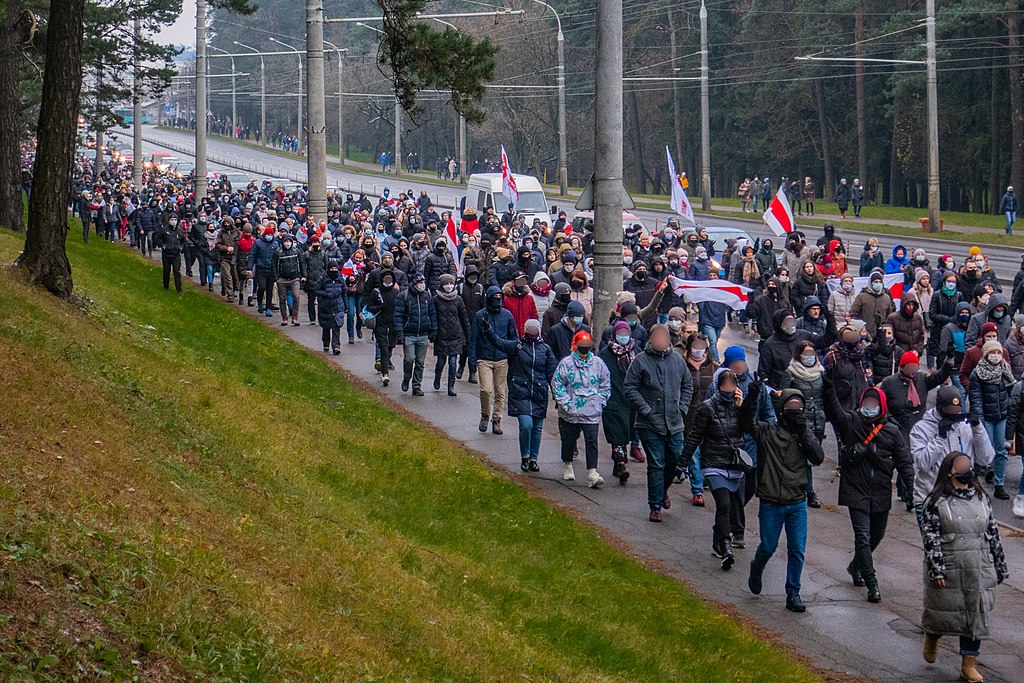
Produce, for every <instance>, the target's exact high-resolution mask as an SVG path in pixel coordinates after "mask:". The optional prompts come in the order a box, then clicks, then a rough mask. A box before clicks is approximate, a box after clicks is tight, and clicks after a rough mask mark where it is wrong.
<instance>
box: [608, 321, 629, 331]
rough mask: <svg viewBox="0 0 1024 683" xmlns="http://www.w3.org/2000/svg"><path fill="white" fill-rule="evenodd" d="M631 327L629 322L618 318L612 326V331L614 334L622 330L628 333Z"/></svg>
mask: <svg viewBox="0 0 1024 683" xmlns="http://www.w3.org/2000/svg"><path fill="white" fill-rule="evenodd" d="M631 329H632V328H630V326H629V323H627V322H626V321H625V320H619V321H618V322H616V323H615V325H614V326H613V327H612V332H613V333H614V334H618V333H619V332H624V333H625V334H629V333H630V332H631Z"/></svg>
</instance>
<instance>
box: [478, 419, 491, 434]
mask: <svg viewBox="0 0 1024 683" xmlns="http://www.w3.org/2000/svg"><path fill="white" fill-rule="evenodd" d="M488 422H490V419H488V417H487V416H486V415H484V416H483V417H481V418H480V424H479V426H477V429H479V430H480V431H481V432H486V431H487V423H488Z"/></svg>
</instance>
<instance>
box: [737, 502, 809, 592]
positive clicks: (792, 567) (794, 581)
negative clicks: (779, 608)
mask: <svg viewBox="0 0 1024 683" xmlns="http://www.w3.org/2000/svg"><path fill="white" fill-rule="evenodd" d="M757 519H758V521H759V522H760V524H761V543H760V544H759V545H758V546H757V552H756V553H754V561H753V562H751V563H750V570H751V571H752V572H754V571H756V572H758V573H760V572H762V571H764V567H765V565H766V564H768V560H769V559H771V556H772V555H773V554H774V553H775V549H776V548H778V547H779V536H781V535H782V528H783V527H785V528H786V553H787V556H788V561H787V564H786V595H787V596H790V595H799V593H800V575H801V574H803V572H804V549H805V548H806V547H807V501H806V500H802V501H800V502H799V503H790V504H789V505H777V504H775V503H770V502H768V501H766V500H762V501H761V506H760V509H759V510H758V511H757Z"/></svg>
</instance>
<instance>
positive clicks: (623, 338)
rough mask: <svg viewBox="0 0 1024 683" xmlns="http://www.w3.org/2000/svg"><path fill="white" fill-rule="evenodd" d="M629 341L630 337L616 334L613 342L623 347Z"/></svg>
mask: <svg viewBox="0 0 1024 683" xmlns="http://www.w3.org/2000/svg"><path fill="white" fill-rule="evenodd" d="M630 339H632V337H630V336H629V335H628V334H617V335H615V341H617V342H618V343H619V344H621V345H622V346H625V345H626V344H628V343H629V340H630Z"/></svg>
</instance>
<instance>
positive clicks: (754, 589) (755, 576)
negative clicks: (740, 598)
mask: <svg viewBox="0 0 1024 683" xmlns="http://www.w3.org/2000/svg"><path fill="white" fill-rule="evenodd" d="M747 588H749V589H750V592H751V593H753V594H754V595H760V594H761V570H759V569H757V568H756V567H755V566H754V563H753V562H751V563H750V576H748V577H747Z"/></svg>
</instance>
